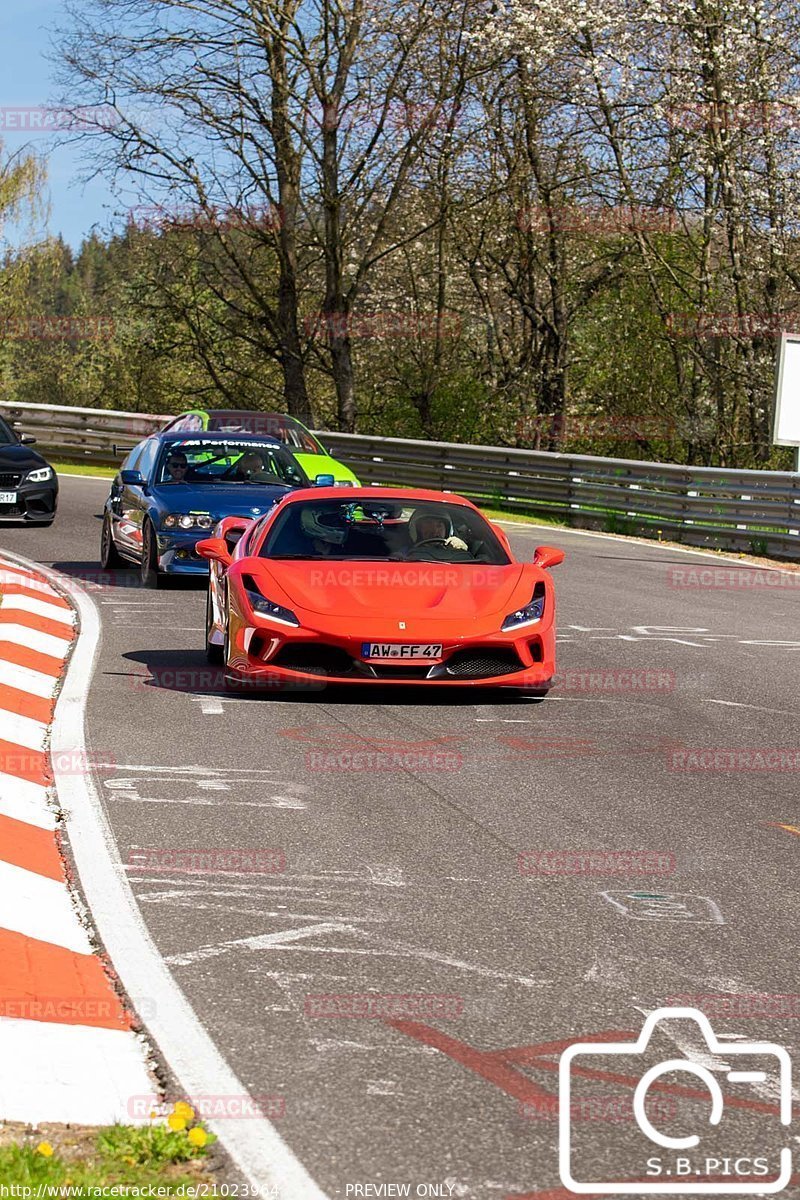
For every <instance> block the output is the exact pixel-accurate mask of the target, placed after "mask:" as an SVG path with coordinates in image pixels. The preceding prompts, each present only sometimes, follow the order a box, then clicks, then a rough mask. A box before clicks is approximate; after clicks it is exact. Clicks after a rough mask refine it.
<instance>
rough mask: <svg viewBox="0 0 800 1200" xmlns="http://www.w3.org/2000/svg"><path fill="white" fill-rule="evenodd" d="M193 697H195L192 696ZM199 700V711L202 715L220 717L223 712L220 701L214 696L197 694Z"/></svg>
mask: <svg viewBox="0 0 800 1200" xmlns="http://www.w3.org/2000/svg"><path fill="white" fill-rule="evenodd" d="M192 699H195V697H192ZM196 699H197V700H199V701H200V711H201V713H202V714H203V716H204V717H221V716H223V715H224V713H225V709H224V708H223V707H222V702H221V701H220V700H218V699H217V698H216V696H197V697H196Z"/></svg>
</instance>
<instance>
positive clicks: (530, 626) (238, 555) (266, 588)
mask: <svg viewBox="0 0 800 1200" xmlns="http://www.w3.org/2000/svg"><path fill="white" fill-rule="evenodd" d="M216 535H217V536H215V537H213V538H208V539H206V540H205V541H201V542H199V543H198V544H197V552H198V554H201V555H202V556H203V557H205V558H208V559H209V560H210V561H211V572H210V579H209V594H208V606H207V619H206V647H207V653H208V656H209V658H210V659H211V660H212V661H218V662H219V661H224V663H225V667H226V680H227V682H228V684H229V686H231V687H234V688H236V687H247V686H259V685H260V686H263V687H267V688H269V687H274V688H283V687H292V686H296V687H297V686H300V687H304V686H309V685H311V686H314V685H316V686H317V687H319V686H320V685H321V684H322V683H324V682H328V683H336V684H348V683H358V684H378V685H381V686H385V685H386V684H397V685H401V684H406V685H413V684H417V685H419V684H422V685H424V686H425V687H426V688H427V687H431V688H436V687H456V686H463V685H464V684H471V685H480V686H482V687H485V686H504V687H511V688H522V689H525V690H526V691H530V692H534V693H536V694H539V695H543V694H544V693H545V692H546V691H547V690H548V688H549V686H550V683H551V680H552V677H553V675H554V674H555V628H554V624H553V620H554V615H555V595H554V591H553V584H552V581H551V579H550V576H549V574H548V572H547V568H548V567H552V566H555V565H556V564H557V563H560V562H561V561H562V559H563V558H564V553H563V551H561V550H556V549H554V548H553V547H551V546H540V547H539V548H538V549H537V550H536V552H535V555H534V558H533V561H532V562H528V563H522V562H518V561H517V560H516V559H515V558H514V555H513V553H512V551H511V547H510V545H509V543H508V539H507V537H506V535H505V534H504V533H503V531H502V529H500V528H498V527H497V526H496V525H492V524H490V522H489V521H487V520H486V518H485V517H484V516H483V515H482V514H481V513H480V512H479V510H478V509H477V508H476V507H475V506H474V504H471V503H470V502H469V501H468V500H464V499H463V498H462V497H460V496H453V495H450V494H448V493H444V492H428V491H416V490H413V489H406V488H383V487H360V488H352V489H350V490H348V492H347V494H346V495H343V493H342V489H341V488H335V487H330V488H326V487H321V488H314V489H313V491H312V490H311V489H298V490H296V491H293V492H290V493H287V495H286V496H284V497H281V499H280V500H279V501H278V502H277V503H276V504H275V506H274V507H273V508H272V509H271V510H270V512H269V513H268V514H267V515H266V516H264V517H260V518H257V519H256V520H252V521H247V520H244V519H242V518H240V517H228V518H226V519H225V520H224V521H222V522H221V523H220V524H219V525H218V527H217V530H216Z"/></svg>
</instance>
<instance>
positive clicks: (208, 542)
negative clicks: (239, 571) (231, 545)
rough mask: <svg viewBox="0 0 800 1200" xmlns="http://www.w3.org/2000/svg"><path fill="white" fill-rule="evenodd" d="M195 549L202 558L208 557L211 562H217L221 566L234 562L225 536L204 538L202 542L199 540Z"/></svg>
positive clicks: (227, 565)
mask: <svg viewBox="0 0 800 1200" xmlns="http://www.w3.org/2000/svg"><path fill="white" fill-rule="evenodd" d="M195 550H196V551H197V553H198V554H199V555H200V557H201V558H207V559H208V561H209V562H217V563H219V564H220V566H221V567H229V566H230V565H231V563H232V562H233V558H232V557H231V552H230V550H229V549H228V546H227V543H226V541H225V539H224V538H218V537H213V538H203V540H202V541H201V542H197V544H196V545H195Z"/></svg>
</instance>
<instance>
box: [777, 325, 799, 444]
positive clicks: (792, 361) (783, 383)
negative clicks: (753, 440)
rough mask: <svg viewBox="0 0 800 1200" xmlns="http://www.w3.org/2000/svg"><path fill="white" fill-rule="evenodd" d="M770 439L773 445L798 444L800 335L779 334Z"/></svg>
mask: <svg viewBox="0 0 800 1200" xmlns="http://www.w3.org/2000/svg"><path fill="white" fill-rule="evenodd" d="M772 440H773V442H774V443H775V445H776V446H800V336H798V335H796V334H793V333H784V334H782V335H781V344H780V349H779V350H778V381H777V385H776V388H775V421H774V424H773V427H772Z"/></svg>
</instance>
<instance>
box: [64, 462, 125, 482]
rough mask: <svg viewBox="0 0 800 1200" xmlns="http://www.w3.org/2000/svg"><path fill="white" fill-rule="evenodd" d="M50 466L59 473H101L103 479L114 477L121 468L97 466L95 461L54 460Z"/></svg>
mask: <svg viewBox="0 0 800 1200" xmlns="http://www.w3.org/2000/svg"><path fill="white" fill-rule="evenodd" d="M50 466H51V467H52V468H53V470H54V471H55V472H56V474H57V475H100V476H102V478H103V479H113V478H114V476H115V475H116V473H117V471H118V470H119V467H96V466H95V465H94V464H93V463H63V462H54V463H51V464H50Z"/></svg>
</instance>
